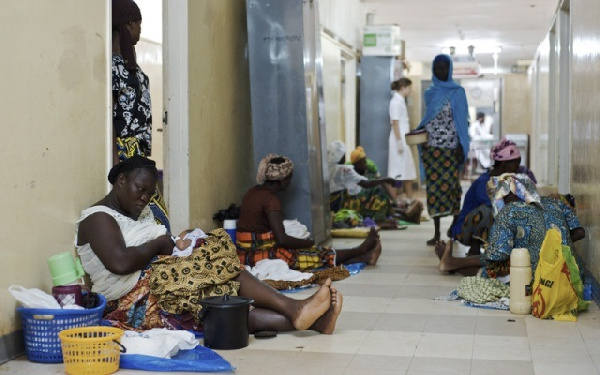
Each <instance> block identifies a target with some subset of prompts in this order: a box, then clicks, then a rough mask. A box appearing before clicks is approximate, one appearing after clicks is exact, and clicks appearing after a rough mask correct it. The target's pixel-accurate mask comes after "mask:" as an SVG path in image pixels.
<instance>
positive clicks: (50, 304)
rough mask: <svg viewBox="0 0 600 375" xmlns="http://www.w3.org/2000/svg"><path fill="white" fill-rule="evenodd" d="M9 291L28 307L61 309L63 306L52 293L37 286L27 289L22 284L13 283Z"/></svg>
mask: <svg viewBox="0 0 600 375" xmlns="http://www.w3.org/2000/svg"><path fill="white" fill-rule="evenodd" d="M8 291H9V292H10V294H12V296H13V297H15V299H16V300H17V301H19V302H20V303H21V304H22V305H23V307H26V308H30V309H59V310H60V308H61V307H60V305H59V304H58V302H57V301H56V300H55V299H54V297H53V296H52V295H50V294H48V293H46V292H44V291H43V290H40V289H37V288H31V289H27V288H25V287H24V286H21V285H11V286H9V287H8Z"/></svg>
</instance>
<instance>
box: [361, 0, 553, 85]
mask: <svg viewBox="0 0 600 375" xmlns="http://www.w3.org/2000/svg"><path fill="white" fill-rule="evenodd" d="M361 3H362V4H363V12H364V13H363V16H364V17H365V23H366V17H367V16H366V14H367V13H374V14H375V16H374V22H373V24H374V25H388V24H397V25H399V26H400V30H401V31H400V32H401V38H402V40H404V41H405V43H406V45H405V51H406V60H408V61H409V62H410V61H423V62H431V60H433V57H434V56H435V55H437V54H439V53H440V52H441V49H442V47H447V46H456V47H460V46H464V47H466V46H468V45H473V46H475V57H476V59H477V60H479V62H480V63H481V69H482V72H487V73H492V72H493V69H494V59H493V57H492V54H491V53H477V52H478V50H479V51H480V52H481V51H482V50H483V49H484V48H486V46H487V48H491V47H494V46H500V47H501V48H502V52H501V53H499V56H498V69H499V72H500V73H502V72H509V71H510V69H511V67H512V66H513V65H516V64H517V63H518V61H519V60H531V59H533V57H534V54H535V51H536V49H537V47H538V46H539V44H540V43H541V42H542V40H543V39H544V38H545V36H546V34H547V33H548V31H549V30H550V28H551V26H552V22H553V20H554V14H555V13H556V10H557V8H558V4H559V0H361Z"/></svg>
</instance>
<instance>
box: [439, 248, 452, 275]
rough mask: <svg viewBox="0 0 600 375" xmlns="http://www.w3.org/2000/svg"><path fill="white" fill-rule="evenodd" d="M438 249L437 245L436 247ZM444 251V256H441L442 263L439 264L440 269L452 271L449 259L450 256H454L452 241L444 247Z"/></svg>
mask: <svg viewBox="0 0 600 375" xmlns="http://www.w3.org/2000/svg"><path fill="white" fill-rule="evenodd" d="M440 242H442V243H443V242H444V241H440ZM436 250H437V247H436ZM443 250H444V252H443V253H442V256H441V257H440V264H439V265H438V270H440V271H441V272H448V271H451V267H450V265H449V260H450V258H452V241H448V243H447V244H446V246H445V247H444V249H443Z"/></svg>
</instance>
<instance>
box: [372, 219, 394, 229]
mask: <svg viewBox="0 0 600 375" xmlns="http://www.w3.org/2000/svg"><path fill="white" fill-rule="evenodd" d="M377 225H379V227H380V228H381V229H398V224H397V223H396V221H395V220H385V221H381V222H379V223H377Z"/></svg>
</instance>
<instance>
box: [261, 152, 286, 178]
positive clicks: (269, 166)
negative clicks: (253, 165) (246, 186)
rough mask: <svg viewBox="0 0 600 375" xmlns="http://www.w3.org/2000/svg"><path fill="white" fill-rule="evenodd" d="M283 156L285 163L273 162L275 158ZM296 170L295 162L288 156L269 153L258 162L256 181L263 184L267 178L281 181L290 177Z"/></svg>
mask: <svg viewBox="0 0 600 375" xmlns="http://www.w3.org/2000/svg"><path fill="white" fill-rule="evenodd" d="M277 158H281V159H283V163H279V164H277V163H273V162H272V161H273V159H277ZM293 171H294V163H292V160H291V159H290V158H288V157H285V156H281V155H277V154H268V155H267V156H265V157H264V158H262V160H261V161H260V163H259V164H258V171H257V172H256V182H257V183H259V184H262V183H263V182H265V181H266V180H272V181H280V180H283V179H285V178H286V177H288V176H289V175H290V174H292V172H293Z"/></svg>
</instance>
